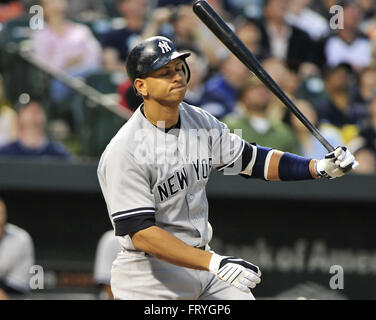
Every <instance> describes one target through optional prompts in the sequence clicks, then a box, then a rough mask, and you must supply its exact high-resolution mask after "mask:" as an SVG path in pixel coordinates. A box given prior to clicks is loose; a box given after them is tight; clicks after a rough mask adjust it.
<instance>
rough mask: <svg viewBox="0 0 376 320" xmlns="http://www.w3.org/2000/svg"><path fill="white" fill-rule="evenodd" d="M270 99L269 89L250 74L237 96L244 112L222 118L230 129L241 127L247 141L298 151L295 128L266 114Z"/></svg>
mask: <svg viewBox="0 0 376 320" xmlns="http://www.w3.org/2000/svg"><path fill="white" fill-rule="evenodd" d="M270 101H271V93H270V91H269V90H268V89H267V88H266V87H265V86H264V85H263V84H262V83H261V82H260V81H259V80H257V79H256V78H252V79H251V80H250V81H249V82H248V83H247V85H246V86H245V87H244V89H243V90H242V93H241V96H240V103H241V105H242V106H243V108H244V116H239V115H232V114H230V115H228V116H226V117H225V118H224V119H223V122H224V123H226V124H227V126H228V127H229V129H230V130H235V129H241V130H242V138H243V139H244V140H246V141H248V142H255V141H256V142H257V143H258V144H260V145H268V146H270V147H271V148H274V149H277V150H286V151H288V152H291V153H295V154H297V153H298V152H299V149H298V147H297V146H298V141H297V139H296V137H295V135H294V132H293V131H292V130H291V129H290V128H289V127H288V126H287V125H285V124H284V123H282V122H273V121H271V120H270V119H269V118H268V116H267V113H266V110H267V107H268V105H269V103H270ZM235 133H237V132H235Z"/></svg>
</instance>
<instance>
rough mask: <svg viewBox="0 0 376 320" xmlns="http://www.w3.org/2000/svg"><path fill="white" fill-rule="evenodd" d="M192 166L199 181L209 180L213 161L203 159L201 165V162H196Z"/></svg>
mask: <svg viewBox="0 0 376 320" xmlns="http://www.w3.org/2000/svg"><path fill="white" fill-rule="evenodd" d="M192 165H193V168H194V169H195V172H196V178H197V181H198V180H201V179H208V177H209V173H210V171H211V169H212V167H213V159H212V158H209V160H206V159H202V160H201V163H200V160H197V161H196V162H192Z"/></svg>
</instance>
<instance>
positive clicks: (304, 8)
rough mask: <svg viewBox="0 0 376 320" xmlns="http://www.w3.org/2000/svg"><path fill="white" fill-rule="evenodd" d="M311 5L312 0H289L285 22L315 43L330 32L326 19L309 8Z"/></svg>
mask: <svg viewBox="0 0 376 320" xmlns="http://www.w3.org/2000/svg"><path fill="white" fill-rule="evenodd" d="M311 3H312V0H290V3H289V9H288V14H287V15H286V20H287V22H288V23H289V24H290V25H293V26H295V27H297V28H299V29H301V30H304V31H305V32H306V33H307V34H309V36H310V37H311V39H312V40H314V41H317V40H320V39H321V38H323V37H325V36H327V35H328V34H329V31H330V30H329V24H328V22H327V21H326V19H325V18H324V17H322V16H321V15H320V14H319V13H317V12H315V11H314V10H312V9H311V8H310V7H309V5H310V4H311Z"/></svg>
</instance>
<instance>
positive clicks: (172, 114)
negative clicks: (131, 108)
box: [144, 102, 179, 128]
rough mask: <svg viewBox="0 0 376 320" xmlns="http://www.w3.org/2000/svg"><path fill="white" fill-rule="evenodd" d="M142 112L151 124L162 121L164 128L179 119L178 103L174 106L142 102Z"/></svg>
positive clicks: (157, 124)
mask: <svg viewBox="0 0 376 320" xmlns="http://www.w3.org/2000/svg"><path fill="white" fill-rule="evenodd" d="M144 114H145V117H146V119H147V120H149V121H150V122H151V123H152V124H153V125H155V126H160V123H158V122H164V127H165V128H171V127H173V126H174V125H176V124H177V122H178V120H179V105H177V106H176V107H175V106H174V107H171V106H168V107H166V106H161V105H158V106H156V105H152V104H150V103H146V102H145V104H144Z"/></svg>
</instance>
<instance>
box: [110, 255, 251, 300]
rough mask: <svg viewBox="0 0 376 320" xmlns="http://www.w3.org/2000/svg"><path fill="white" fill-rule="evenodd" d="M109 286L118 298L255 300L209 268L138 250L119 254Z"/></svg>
mask: <svg viewBox="0 0 376 320" xmlns="http://www.w3.org/2000/svg"><path fill="white" fill-rule="evenodd" d="M111 289H112V292H113V294H114V298H115V299H120V300H254V297H253V295H252V293H244V292H242V291H240V290H239V289H236V288H235V287H233V286H231V285H229V284H227V283H225V282H223V281H220V280H219V279H217V278H216V276H214V275H213V274H211V273H210V272H208V271H201V270H193V269H188V268H182V267H178V266H175V265H173V264H170V263H167V262H164V261H161V260H159V259H157V258H154V257H151V256H148V255H145V253H143V252H138V251H134V252H133V251H123V252H121V253H119V254H118V256H117V258H116V260H115V261H114V263H113V265H112V269H111Z"/></svg>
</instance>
